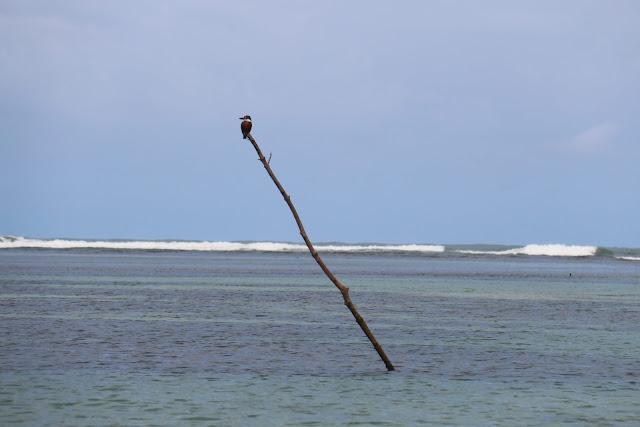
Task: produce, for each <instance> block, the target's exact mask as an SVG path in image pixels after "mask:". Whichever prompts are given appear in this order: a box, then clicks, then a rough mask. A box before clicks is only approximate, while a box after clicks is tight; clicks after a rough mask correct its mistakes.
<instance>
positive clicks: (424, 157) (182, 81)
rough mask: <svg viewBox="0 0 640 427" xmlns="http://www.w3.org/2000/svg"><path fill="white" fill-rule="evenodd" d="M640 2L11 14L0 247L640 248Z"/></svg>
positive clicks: (27, 10) (12, 7)
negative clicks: (304, 239)
mask: <svg viewBox="0 0 640 427" xmlns="http://www.w3.org/2000/svg"><path fill="white" fill-rule="evenodd" d="M638 22H640V2H637V1H635V0H629V1H624V0H613V1H605V0H602V1H589V0H564V1H557V0H523V1H517V2H514V1H508V0H504V1H499V0H486V1H482V2H479V1H475V0H460V1H455V2H453V1H445V0H431V1H422V0H420V1H404V0H399V1H375V0H370V1H364V0H350V1H330V0H326V1H305V0H291V1H282V0H273V1H268V2H265V1H241V0H234V1H204V0H203V1H196V0H184V1H179V2H178V1H162V0H148V1H140V0H126V1H120V0H114V1H109V2H102V1H85V0H77V1H70V0H61V1H56V2H48V1H35V0H0V235H14V236H27V237H36V238H53V237H66V238H78V239H82V238H87V239H108V238H122V239H187V240H211V241H221V240H222V241H239V240H259V241H293V242H297V241H300V235H299V232H298V229H297V226H296V224H295V222H294V220H293V217H292V216H291V213H290V212H289V210H288V207H287V205H286V204H285V202H284V200H283V199H282V197H281V195H280V193H279V192H278V190H277V189H276V187H275V186H274V185H273V182H271V180H270V178H269V176H268V175H267V173H266V171H265V170H264V168H263V166H262V165H261V164H260V162H259V161H258V160H257V159H258V158H257V154H256V153H255V151H254V149H253V147H252V146H251V144H250V143H249V142H248V141H247V140H243V139H242V135H241V132H240V120H238V118H239V117H242V116H244V115H245V114H249V115H251V117H252V118H253V130H252V132H251V134H252V136H253V137H254V138H255V139H256V141H257V142H258V144H259V145H260V147H261V149H262V151H263V152H264V153H265V155H267V156H268V155H269V154H271V155H272V159H271V167H272V169H273V171H274V172H275V174H276V175H277V177H278V179H279V180H280V182H281V183H282V185H283V186H284V188H285V189H286V191H287V193H288V194H289V195H290V196H291V199H292V201H293V203H294V204H295V206H296V208H297V210H298V213H299V214H300V217H301V219H302V222H303V224H304V226H305V228H306V231H307V233H308V235H309V237H310V238H311V240H312V241H315V242H330V241H341V242H351V243H357V242H378V243H434V244H447V243H450V244H454V243H470V244H471V243H495V244H513V245H518V244H530V243H538V244H546V243H562V244H568V245H598V246H623V247H640V119H639V118H640V25H638Z"/></svg>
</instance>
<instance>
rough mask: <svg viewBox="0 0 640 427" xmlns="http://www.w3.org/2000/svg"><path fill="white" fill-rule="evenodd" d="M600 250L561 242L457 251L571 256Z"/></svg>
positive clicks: (589, 254) (591, 253) (589, 253)
mask: <svg viewBox="0 0 640 427" xmlns="http://www.w3.org/2000/svg"><path fill="white" fill-rule="evenodd" d="M597 250H598V247H597V246H567V245H560V244H552V245H536V244H532V245H527V246H523V247H520V248H513V249H505V250H498V251H482V250H458V251H456V252H459V253H465V254H491V255H547V256H569V257H583V256H594V255H595V254H596V252H597Z"/></svg>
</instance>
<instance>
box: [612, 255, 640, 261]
mask: <svg viewBox="0 0 640 427" xmlns="http://www.w3.org/2000/svg"><path fill="white" fill-rule="evenodd" d="M615 258H616V259H621V260H623V261H640V257H637V256H617V257H615Z"/></svg>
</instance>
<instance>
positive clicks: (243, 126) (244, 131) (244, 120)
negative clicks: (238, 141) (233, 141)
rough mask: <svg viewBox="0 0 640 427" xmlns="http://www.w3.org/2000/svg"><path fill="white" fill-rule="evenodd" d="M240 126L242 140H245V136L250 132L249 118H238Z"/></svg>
mask: <svg viewBox="0 0 640 427" xmlns="http://www.w3.org/2000/svg"><path fill="white" fill-rule="evenodd" d="M240 120H242V124H241V125H240V129H241V130H242V139H247V135H249V132H251V116H244V117H240Z"/></svg>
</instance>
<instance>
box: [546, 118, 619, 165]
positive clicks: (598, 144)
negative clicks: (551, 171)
mask: <svg viewBox="0 0 640 427" xmlns="http://www.w3.org/2000/svg"><path fill="white" fill-rule="evenodd" d="M617 130H618V126H617V125H616V124H615V123H614V122H612V121H610V120H608V121H605V122H602V123H600V124H597V125H595V126H592V127H590V128H589V129H587V130H585V131H582V132H580V133H579V134H577V135H575V136H573V137H571V138H569V139H566V140H564V141H560V142H559V143H558V144H556V145H554V147H553V149H554V151H556V152H559V153H563V154H570V155H582V156H589V157H591V156H596V155H599V154H603V153H605V152H607V151H609V150H610V149H611V148H612V147H613V144H614V136H615V134H616V132H617Z"/></svg>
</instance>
